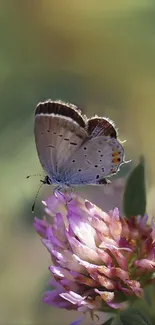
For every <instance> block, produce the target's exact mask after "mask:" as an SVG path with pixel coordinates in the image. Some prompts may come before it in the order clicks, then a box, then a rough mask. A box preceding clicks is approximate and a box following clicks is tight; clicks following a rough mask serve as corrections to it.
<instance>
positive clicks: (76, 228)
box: [68, 213, 96, 248]
mask: <svg viewBox="0 0 155 325" xmlns="http://www.w3.org/2000/svg"><path fill="white" fill-rule="evenodd" d="M68 220H69V224H70V226H71V228H72V230H73V232H74V234H75V236H77V237H78V238H79V240H80V241H81V242H82V243H83V244H86V245H87V246H88V247H89V248H94V247H95V246H96V245H95V240H94V238H95V234H96V232H95V230H94V229H93V228H92V226H91V225H90V224H89V223H87V222H85V220H83V219H82V218H80V216H79V215H76V214H73V213H72V215H69V216H68Z"/></svg>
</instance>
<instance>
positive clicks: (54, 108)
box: [34, 101, 87, 180]
mask: <svg viewBox="0 0 155 325" xmlns="http://www.w3.org/2000/svg"><path fill="white" fill-rule="evenodd" d="M72 115H74V120H73V119H71V118H70V117H69V116H72ZM84 126H85V122H84V119H83V118H82V116H81V115H80V114H79V113H78V112H77V111H76V110H75V108H74V107H71V106H69V105H68V106H67V109H66V104H64V103H62V102H51V101H48V102H44V103H40V104H39V105H38V106H37V108H36V113H35V125H34V133H35V141H36V147H37V152H38V156H39V159H40V162H41V165H42V167H43V169H44V170H45V171H46V172H47V174H48V175H49V177H50V178H51V180H54V179H55V177H56V175H57V174H59V170H61V168H62V167H64V165H65V163H66V161H67V160H68V159H69V157H70V156H72V155H73V154H74V153H75V152H76V151H77V150H78V149H79V147H80V146H81V145H82V143H83V142H84V141H85V139H86V138H87V132H86V130H85V128H84Z"/></svg>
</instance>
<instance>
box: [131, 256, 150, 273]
mask: <svg viewBox="0 0 155 325" xmlns="http://www.w3.org/2000/svg"><path fill="white" fill-rule="evenodd" d="M134 265H135V266H138V267H141V268H143V269H146V270H155V262H154V261H150V260H148V259H147V258H143V259H141V260H136V261H134Z"/></svg>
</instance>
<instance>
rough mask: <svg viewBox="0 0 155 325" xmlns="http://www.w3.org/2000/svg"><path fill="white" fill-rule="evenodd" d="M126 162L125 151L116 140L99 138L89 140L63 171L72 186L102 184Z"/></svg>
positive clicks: (105, 137)
mask: <svg viewBox="0 0 155 325" xmlns="http://www.w3.org/2000/svg"><path fill="white" fill-rule="evenodd" d="M123 161H124V149H123V147H122V145H121V144H120V143H119V142H118V140H117V139H116V138H111V137H109V136H99V137H94V138H92V139H90V140H87V141H85V142H84V144H82V146H81V147H80V148H79V150H78V151H76V152H75V153H74V154H73V155H72V157H70V158H69V160H68V162H66V167H65V169H64V170H63V173H65V177H66V179H68V181H69V182H70V184H74V185H76V184H77V185H78V184H100V183H103V179H104V178H105V177H106V176H109V175H111V174H114V173H116V172H117V170H118V169H119V166H120V165H121V164H122V163H123Z"/></svg>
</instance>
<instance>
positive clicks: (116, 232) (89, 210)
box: [34, 192, 155, 312]
mask: <svg viewBox="0 0 155 325" xmlns="http://www.w3.org/2000/svg"><path fill="white" fill-rule="evenodd" d="M44 204H45V212H46V215H47V216H46V218H44V220H40V219H37V218H35V222H34V226H35V228H36V230H37V232H38V233H39V234H40V235H41V237H42V242H43V244H44V245H45V247H46V248H47V249H48V251H49V253H50V255H51V259H52V264H51V265H50V266H49V270H50V272H51V274H52V278H53V281H52V282H51V284H52V286H55V290H51V291H47V292H45V295H44V302H46V303H48V304H50V305H52V306H56V307H59V308H65V309H68V310H78V311H80V312H86V311H90V312H93V311H106V312H112V311H114V310H121V309H124V308H126V307H127V306H128V305H129V303H130V300H131V299H132V300H133V298H136V297H142V296H143V290H144V287H145V286H146V285H147V284H148V283H150V282H152V281H153V277H154V271H155V225H154V221H152V223H151V225H148V224H147V216H143V217H141V216H139V217H138V218H136V217H134V216H133V217H132V218H130V219H129V220H128V219H126V218H122V217H120V215H119V210H118V209H117V208H115V209H114V210H112V211H110V212H109V213H106V212H104V211H102V210H101V209H100V208H98V207H97V206H95V205H93V204H92V203H91V202H89V201H88V200H84V199H83V198H82V197H80V196H79V195H77V194H76V195H72V198H71V199H69V198H68V194H61V193H58V192H57V193H56V194H55V195H53V196H51V197H50V198H49V199H48V200H47V201H46V202H44Z"/></svg>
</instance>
